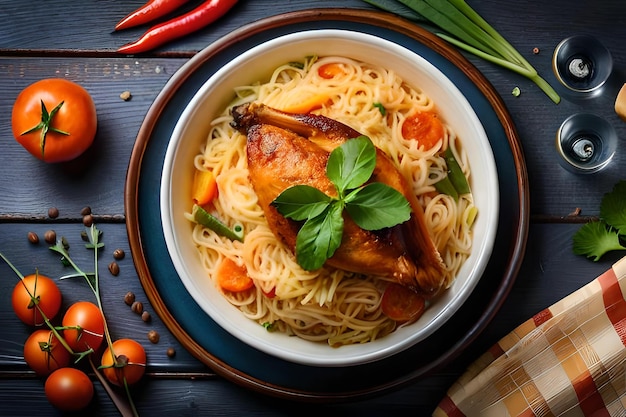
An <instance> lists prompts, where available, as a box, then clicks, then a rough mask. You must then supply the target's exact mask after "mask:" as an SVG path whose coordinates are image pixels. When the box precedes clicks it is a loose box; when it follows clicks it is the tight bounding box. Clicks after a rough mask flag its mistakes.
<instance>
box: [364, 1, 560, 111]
mask: <svg viewBox="0 0 626 417" xmlns="http://www.w3.org/2000/svg"><path fill="white" fill-rule="evenodd" d="M363 1H365V2H366V3H369V4H371V5H373V6H376V7H378V8H380V9H383V10H386V11H388V12H391V13H395V14H397V15H399V16H402V17H405V18H408V19H411V20H419V18H418V16H421V17H422V18H424V19H426V20H428V21H429V22H430V23H432V24H433V25H435V26H436V27H438V28H439V29H441V30H443V31H444V32H443V33H442V32H439V31H435V30H431V31H432V32H434V33H435V34H436V35H437V36H439V37H441V38H442V39H444V40H446V41H448V42H450V43H451V44H453V45H455V46H456V47H458V48H460V49H463V50H464V51H466V52H469V53H471V54H474V55H476V56H478V57H479V58H482V59H484V60H486V61H488V62H491V63H493V64H496V65H499V66H501V67H503V68H507V69H509V70H511V71H514V72H516V73H518V74H520V75H522V76H524V77H526V78H528V79H529V80H531V81H532V82H534V83H535V84H536V85H537V86H538V87H539V88H540V89H541V90H542V91H543V92H544V93H546V95H547V96H548V97H550V99H551V100H552V101H553V102H554V103H557V104H558V103H559V102H560V101H561V97H560V96H559V95H558V93H557V92H556V91H555V90H554V89H553V88H552V86H550V84H548V82H547V81H546V80H544V79H543V78H542V77H541V76H540V75H539V74H538V73H537V71H536V70H535V68H534V67H533V66H532V65H531V64H530V63H529V62H528V61H527V60H526V59H525V58H524V57H523V56H522V55H521V54H520V53H519V52H518V51H517V50H516V49H515V48H514V47H513V46H512V45H511V44H510V43H509V42H508V41H507V40H506V39H505V38H504V37H503V36H502V35H500V34H499V33H498V31H496V30H495V29H494V28H493V27H492V26H491V25H490V24H489V23H487V21H486V20H485V19H483V18H482V17H481V16H480V15H479V14H478V13H477V12H476V11H475V10H474V9H472V8H471V7H470V6H469V5H468V4H467V3H466V2H465V0H397V3H399V4H398V5H393V4H392V3H393V2H391V1H390V0H363ZM397 6H404V7H397ZM407 9H410V10H412V11H413V12H414V13H415V15H411V14H410V13H409V12H408V11H407ZM396 10H397V11H396Z"/></svg>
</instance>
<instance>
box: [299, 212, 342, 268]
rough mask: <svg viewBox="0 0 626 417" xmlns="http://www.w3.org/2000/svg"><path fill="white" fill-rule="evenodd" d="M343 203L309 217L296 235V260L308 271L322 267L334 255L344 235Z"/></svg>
mask: <svg viewBox="0 0 626 417" xmlns="http://www.w3.org/2000/svg"><path fill="white" fill-rule="evenodd" d="M342 212H343V204H342V202H341V201H334V202H333V204H331V205H330V206H328V207H327V209H326V210H325V211H324V212H323V213H322V214H320V215H319V216H316V217H312V218H310V219H308V220H307V221H306V222H305V223H304V225H303V226H302V228H301V229H300V231H299V232H298V235H297V236H296V260H297V262H298V264H299V265H300V266H301V267H302V268H303V269H305V270H307V271H313V270H316V269H319V268H321V267H322V266H323V265H324V263H325V262H326V260H327V259H328V258H330V257H331V256H333V254H334V253H335V251H336V250H337V248H338V247H339V245H340V244H341V237H342V235H343V216H342Z"/></svg>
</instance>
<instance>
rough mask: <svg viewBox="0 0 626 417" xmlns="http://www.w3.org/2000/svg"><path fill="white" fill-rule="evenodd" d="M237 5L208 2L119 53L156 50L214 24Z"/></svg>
mask: <svg viewBox="0 0 626 417" xmlns="http://www.w3.org/2000/svg"><path fill="white" fill-rule="evenodd" d="M235 3H237V0H207V1H205V2H204V3H202V4H201V5H200V6H198V7H196V8H195V9H193V10H191V11H190V12H188V13H185V14H184V15H182V16H179V17H176V18H174V19H172V20H169V21H167V22H164V23H160V24H158V25H156V26H154V27H152V28H150V29H149V30H148V31H147V32H146V33H144V34H143V36H142V37H141V38H139V39H138V40H137V41H135V42H132V43H128V44H126V45H124V46H122V47H120V48H119V49H118V50H117V51H118V52H121V53H125V54H136V53H140V52H146V51H149V50H150V49H154V48H156V47H158V46H161V45H162V44H164V43H166V42H169V41H171V40H173V39H177V38H180V37H181V36H185V35H188V34H190V33H192V32H195V31H197V30H200V29H202V28H204V27H205V26H207V25H209V24H210V23H213V22H214V21H215V20H217V19H219V18H220V17H222V16H223V15H224V14H225V13H226V12H227V11H228V10H230V9H231V8H232V7H233V6H234V5H235Z"/></svg>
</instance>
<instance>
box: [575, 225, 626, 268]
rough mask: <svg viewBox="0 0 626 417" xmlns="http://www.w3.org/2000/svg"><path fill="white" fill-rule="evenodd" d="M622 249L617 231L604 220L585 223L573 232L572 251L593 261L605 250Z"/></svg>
mask: <svg viewBox="0 0 626 417" xmlns="http://www.w3.org/2000/svg"><path fill="white" fill-rule="evenodd" d="M622 249H626V247H624V246H622V245H621V243H620V240H619V235H618V234H617V231H616V230H615V228H613V227H611V226H609V225H608V224H607V223H605V222H604V221H593V222H589V223H586V224H584V225H583V226H582V227H581V228H580V229H578V231H576V233H575V234H574V238H573V250H574V253H575V254H576V255H585V256H587V257H588V258H591V259H593V261H594V262H597V261H599V260H600V258H601V257H602V256H603V255H604V254H605V253H607V252H610V251H613V250H622Z"/></svg>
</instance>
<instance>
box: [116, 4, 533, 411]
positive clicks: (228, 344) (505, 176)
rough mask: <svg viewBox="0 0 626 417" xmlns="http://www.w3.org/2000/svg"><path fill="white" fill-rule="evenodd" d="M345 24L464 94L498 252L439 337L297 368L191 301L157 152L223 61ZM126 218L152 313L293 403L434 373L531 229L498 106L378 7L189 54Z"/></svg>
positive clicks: (217, 362)
mask: <svg viewBox="0 0 626 417" xmlns="http://www.w3.org/2000/svg"><path fill="white" fill-rule="evenodd" d="M331 28H333V29H347V30H353V31H361V32H365V33H370V34H375V35H377V36H380V37H382V38H386V39H389V40H391V41H393V42H396V43H398V44H401V45H403V46H405V47H407V48H409V49H412V50H413V51H415V52H416V53H418V54H420V55H422V56H423V57H424V58H425V59H427V60H428V61H430V62H431V63H432V64H434V65H435V66H436V67H438V68H439V69H440V70H441V71H442V72H443V73H444V74H446V75H447V76H448V78H450V79H451V80H452V81H453V82H454V83H455V84H456V86H457V87H458V88H459V89H460V90H461V91H462V92H463V93H464V94H465V96H466V97H467V99H468V100H469V102H470V103H471V104H472V106H473V108H474V110H475V111H476V113H477V114H478V116H479V118H480V119H481V121H482V123H483V126H484V128H485V130H486V132H487V136H488V137H489V141H490V144H491V147H492V149H493V152H494V155H495V159H496V164H497V169H498V176H499V183H500V221H499V227H498V233H497V237H496V239H497V240H496V245H495V249H494V252H493V254H492V256H491V258H490V261H489V264H488V266H487V269H486V271H485V273H484V274H483V276H482V278H481V280H480V282H479V284H478V286H477V287H476V289H475V290H474V291H473V293H472V295H471V296H470V298H469V299H468V301H466V303H465V304H464V306H463V307H461V309H460V310H459V311H458V312H457V313H456V314H455V315H454V316H453V317H452V318H451V319H450V320H449V321H448V322H447V323H446V324H444V325H443V326H442V327H441V328H440V329H439V330H438V331H437V332H435V333H434V334H433V335H432V336H430V337H428V338H427V339H426V340H425V341H422V342H420V343H418V344H416V345H415V346H413V347H412V348H409V349H407V350H406V351H404V352H401V353H399V354H397V355H394V356H392V357H390V358H386V359H383V360H380V361H377V362H374V363H368V364H364V365H358V366H351V367H345V368H319V367H310V366H306V365H300V364H294V363H291V362H286V361H284V360H281V359H277V358H275V357H273V356H271V355H267V354H265V353H262V352H259V351H257V350H255V349H254V348H251V347H249V346H248V345H246V344H245V343H242V342H240V341H239V340H238V339H236V338H234V337H233V336H231V335H230V334H229V333H227V332H226V331H225V330H223V329H222V328H221V327H220V326H218V325H217V324H216V323H215V322H214V321H213V320H212V319H211V318H210V317H209V316H208V315H207V314H206V313H205V312H204V311H203V310H202V309H201V308H200V307H199V306H198V305H197V304H196V303H195V302H194V300H193V299H192V297H191V296H190V295H189V293H188V292H187V291H186V289H185V287H184V286H183V284H182V282H181V281H180V279H179V278H178V276H177V273H176V270H175V269H174V266H173V264H172V262H171V260H170V258H169V255H168V251H167V248H166V245H165V240H164V236H163V232H162V227H161V217H160V212H159V187H160V179H161V172H162V168H163V160H164V156H165V151H166V148H167V145H168V142H169V139H170V135H171V133H172V131H173V129H174V126H175V124H176V122H177V120H178V118H179V116H180V114H181V113H182V111H183V110H184V108H185V106H186V105H187V103H188V102H189V100H190V99H191V98H192V97H193V95H194V94H195V93H196V92H197V90H198V89H199V88H200V87H201V86H202V85H203V84H204V82H205V81H206V80H207V79H208V78H209V77H210V76H211V75H212V74H213V73H214V72H215V71H216V70H217V69H219V68H220V67H221V66H222V65H224V64H225V63H226V62H228V61H229V60H230V59H232V58H233V57H235V56H237V55H239V54H241V53H242V52H244V51H246V50H247V49H249V48H251V47H253V46H256V45H257V44H259V43H262V42H264V41H266V40H269V39H272V38H275V37H277V36H281V35H284V34H287V33H292V32H297V31H303V30H308V29H331ZM125 197H126V200H125V205H126V207H125V208H126V215H127V227H128V234H129V239H130V245H131V250H132V253H133V257H134V261H135V264H136V267H137V271H138V274H139V278H140V280H141V282H142V285H143V287H144V289H145V291H146V293H147V295H148V297H149V299H150V302H151V303H152V305H153V307H154V309H155V310H156V311H157V313H158V314H159V316H160V317H161V318H162V320H163V321H164V322H165V324H166V325H167V327H168V328H169V329H170V331H172V333H173V334H174V335H175V336H176V337H177V338H178V339H179V341H180V342H181V344H182V345H183V346H185V347H186V348H187V349H188V350H189V351H190V352H191V353H192V354H193V355H194V356H195V357H196V358H198V359H199V360H200V361H202V362H203V363H205V364H206V365H208V366H209V367H211V368H212V369H213V370H214V371H215V372H216V373H218V374H220V375H222V376H224V377H225V378H227V379H229V380H231V381H233V382H235V383H237V384H240V385H243V386H246V387H248V388H251V389H254V390H257V391H261V392H263V393H267V394H272V395H277V396H281V397H287V398H291V399H299V400H333V399H346V398H351V399H353V398H358V397H365V396H368V395H373V394H379V393H382V392H385V391H388V390H390V389H392V388H395V387H399V386H401V385H404V384H406V383H408V382H411V381H413V380H415V379H417V378H419V377H420V376H423V375H425V374H426V373H429V372H432V371H434V370H436V369H440V368H441V367H442V366H443V365H445V364H446V363H448V362H449V361H451V360H452V359H453V358H455V357H456V356H457V355H458V354H459V353H460V352H461V351H462V350H463V349H465V348H466V347H467V346H468V345H469V344H470V343H471V342H472V341H473V340H474V339H475V338H476V336H477V335H478V334H479V333H480V332H481V331H482V330H483V329H484V328H485V326H486V325H487V324H488V323H489V322H490V320H491V319H492V318H493V317H494V315H495V314H496V312H497V311H498V309H499V308H500V306H501V305H502V302H503V301H504V299H505V298H506V296H507V295H508V293H509V291H510V289H511V287H512V285H513V282H514V281H515V278H516V276H517V272H518V269H519V266H520V263H521V261H522V258H523V254H524V250H525V243H526V237H527V233H528V216H529V212H528V182H527V173H526V166H525V163H524V159H523V155H522V151H521V147H520V144H519V139H518V137H517V133H516V131H515V127H514V125H513V122H512V120H511V117H510V116H509V114H508V112H507V111H506V108H505V106H504V103H503V102H502V100H501V98H500V97H499V95H498V94H497V93H496V92H495V90H494V89H493V87H492V86H491V84H489V82H488V81H487V80H486V79H485V78H484V77H483V76H482V75H481V74H480V73H479V72H478V70H477V69H476V68H475V67H474V66H473V65H472V64H471V63H469V62H468V61H467V60H466V59H465V58H464V57H463V56H462V55H461V54H459V53H458V52H457V51H456V50H454V49H452V48H451V47H450V46H449V45H448V44H447V43H445V42H444V41H442V40H441V39H439V38H438V37H436V36H434V35H432V34H431V33H429V32H427V31H425V30H423V29H421V28H420V27H418V26H416V25H414V24H412V23H410V22H407V21H405V20H402V19H400V18H396V17H393V16H390V15H388V14H383V13H379V12H370V11H364V10H348V9H319V10H307V11H301V12H294V13H289V14H284V15H280V16H275V17H271V18H267V19H264V20H261V21H258V22H255V23H252V24H250V25H248V26H245V27H242V28H241V29H239V30H237V31H235V32H233V33H231V34H230V35H228V36H226V37H224V38H222V39H221V40H219V41H217V42H215V43H214V44H212V45H210V46H208V47H207V48H206V49H204V50H202V51H201V52H199V53H198V54H197V55H195V56H194V57H193V58H192V59H191V60H190V61H189V62H188V63H186V64H185V65H184V66H183V67H182V68H180V70H179V71H177V72H176V74H174V75H173V76H172V78H171V79H170V80H169V81H168V83H167V85H166V86H165V87H164V89H163V91H162V92H161V93H160V94H159V96H158V97H157V98H156V100H155V102H154V103H153V105H152V106H151V108H150V110H149V112H148V114H147V116H146V118H145V121H144V123H143V124H142V127H141V129H140V131H139V135H138V137H137V141H136V144H135V147H134V149H133V153H132V156H131V161H130V165H129V171H128V176H127V183H126V196H125Z"/></svg>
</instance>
